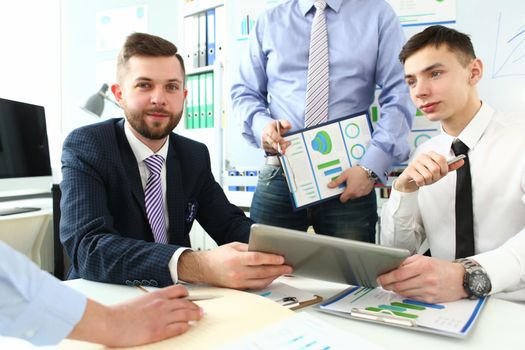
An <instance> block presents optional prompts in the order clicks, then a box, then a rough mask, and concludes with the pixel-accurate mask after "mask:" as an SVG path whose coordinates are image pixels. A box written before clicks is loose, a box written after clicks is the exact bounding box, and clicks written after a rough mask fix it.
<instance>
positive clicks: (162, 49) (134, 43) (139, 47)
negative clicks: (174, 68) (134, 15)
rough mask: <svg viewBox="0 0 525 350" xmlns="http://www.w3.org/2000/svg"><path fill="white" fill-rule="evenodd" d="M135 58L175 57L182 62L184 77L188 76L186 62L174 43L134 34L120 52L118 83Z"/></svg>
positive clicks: (157, 37)
mask: <svg viewBox="0 0 525 350" xmlns="http://www.w3.org/2000/svg"><path fill="white" fill-rule="evenodd" d="M133 56H142V57H172V56H175V57H177V59H178V60H179V62H180V66H181V68H182V74H183V77H185V76H186V70H185V68H184V60H183V59H182V56H181V55H180V54H179V53H178V49H177V46H175V44H173V43H172V42H170V41H168V40H166V39H163V38H161V37H159V36H155V35H151V34H146V33H133V34H130V35H129V36H128V37H127V38H126V42H125V43H124V46H123V47H122V50H120V53H119V55H118V59H117V81H118V82H119V83H121V82H122V77H123V74H124V71H125V69H126V66H127V64H128V61H129V60H130V58H131V57H133Z"/></svg>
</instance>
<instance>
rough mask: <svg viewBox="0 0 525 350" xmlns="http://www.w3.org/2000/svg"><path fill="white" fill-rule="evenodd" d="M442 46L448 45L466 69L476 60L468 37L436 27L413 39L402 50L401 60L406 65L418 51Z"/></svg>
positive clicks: (429, 28)
mask: <svg viewBox="0 0 525 350" xmlns="http://www.w3.org/2000/svg"><path fill="white" fill-rule="evenodd" d="M441 45H446V46H447V47H448V49H449V50H450V51H452V52H454V53H455V54H456V56H457V57H458V60H459V62H460V63H461V64H462V65H463V66H464V67H465V66H466V65H467V64H469V63H470V61H472V60H473V59H475V58H476V54H475V53H474V47H473V46H472V41H470V37H469V36H468V35H466V34H463V33H461V32H458V31H457V30H455V29H452V28H448V27H444V26H440V25H435V26H431V27H428V28H426V29H425V30H423V31H422V32H420V33H417V34H416V35H414V36H413V37H411V38H410V39H409V40H408V41H407V43H406V44H405V45H404V46H403V48H402V49H401V52H400V53H399V60H400V61H401V63H403V64H405V61H406V60H407V59H408V58H409V57H410V56H412V55H413V54H415V53H416V52H417V51H419V50H421V49H423V48H425V47H427V46H434V47H435V48H436V49H437V48H439V47H440V46H441Z"/></svg>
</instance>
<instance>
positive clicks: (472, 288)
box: [454, 258, 492, 299]
mask: <svg viewBox="0 0 525 350" xmlns="http://www.w3.org/2000/svg"><path fill="white" fill-rule="evenodd" d="M454 262H457V263H460V264H461V265H463V267H464V268H465V274H464V275H463V288H464V289H465V292H467V294H468V298H469V299H478V298H481V297H484V296H487V295H488V294H489V293H490V291H491V289H492V285H491V283H490V278H489V275H488V274H487V271H485V269H484V268H483V266H481V265H480V264H478V263H477V262H475V261H474V260H472V259H464V258H462V259H456V260H454Z"/></svg>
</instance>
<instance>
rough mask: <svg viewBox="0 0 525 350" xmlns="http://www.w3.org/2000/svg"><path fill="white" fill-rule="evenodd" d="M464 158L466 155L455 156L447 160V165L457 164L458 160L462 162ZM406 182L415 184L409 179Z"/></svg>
mask: <svg viewBox="0 0 525 350" xmlns="http://www.w3.org/2000/svg"><path fill="white" fill-rule="evenodd" d="M465 157H466V155H464V154H460V155H458V156H455V157H454V158H450V159H449V160H447V165H452V164H454V163H456V162H459V161H460V160H462V159H463V158H465ZM408 182H415V181H414V179H411V180H410V181H408Z"/></svg>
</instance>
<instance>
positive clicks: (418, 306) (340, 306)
mask: <svg viewBox="0 0 525 350" xmlns="http://www.w3.org/2000/svg"><path fill="white" fill-rule="evenodd" d="M486 301H487V298H482V299H479V300H469V299H461V300H457V301H454V302H448V303H440V304H428V303H423V302H419V301H416V300H411V299H406V298H403V297H402V296H400V295H398V294H396V293H393V292H390V291H386V290H384V289H382V288H366V287H355V286H354V287H351V288H348V289H347V290H345V291H343V292H342V293H340V294H338V295H336V296H334V297H332V298H330V299H328V300H327V301H326V302H324V303H322V304H321V305H320V306H319V309H320V310H321V311H324V312H328V313H332V314H336V315H339V316H343V317H350V318H354V319H359V320H364V321H371V322H377V323H384V324H387V325H391V326H397V327H406V328H409V329H413V330H421V331H426V332H431V333H437V334H442V335H448V336H453V337H464V336H466V335H467V333H468V332H469V331H470V330H471V329H472V326H473V325H474V323H475V321H476V319H477V317H478V316H479V314H480V311H481V309H482V308H483V306H484V305H485V303H486Z"/></svg>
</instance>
